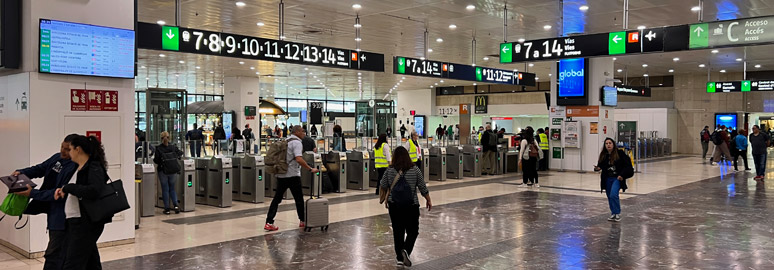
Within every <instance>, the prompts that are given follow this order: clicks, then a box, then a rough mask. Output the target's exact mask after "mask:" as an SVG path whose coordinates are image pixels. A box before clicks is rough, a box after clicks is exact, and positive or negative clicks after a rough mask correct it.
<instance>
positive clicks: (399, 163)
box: [392, 146, 416, 172]
mask: <svg viewBox="0 0 774 270" xmlns="http://www.w3.org/2000/svg"><path fill="white" fill-rule="evenodd" d="M414 166H416V164H414V162H411V156H409V153H408V150H406V148H404V147H403V146H398V148H395V152H394V153H392V167H393V168H394V169H395V170H397V171H399V172H401V171H402V172H407V171H408V170H410V169H411V167H414Z"/></svg>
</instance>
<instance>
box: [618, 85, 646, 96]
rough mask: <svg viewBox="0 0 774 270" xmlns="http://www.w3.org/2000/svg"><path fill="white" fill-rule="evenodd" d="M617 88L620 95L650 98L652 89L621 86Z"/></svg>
mask: <svg viewBox="0 0 774 270" xmlns="http://www.w3.org/2000/svg"><path fill="white" fill-rule="evenodd" d="M615 88H616V89H617V90H618V95H622V96H635V97H650V87H644V86H629V85H619V86H616V87H615Z"/></svg>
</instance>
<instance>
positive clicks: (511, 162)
mask: <svg viewBox="0 0 774 270" xmlns="http://www.w3.org/2000/svg"><path fill="white" fill-rule="evenodd" d="M503 165H504V166H505V173H517V172H519V151H517V150H516V149H509V150H508V152H505V160H504V161H503Z"/></svg>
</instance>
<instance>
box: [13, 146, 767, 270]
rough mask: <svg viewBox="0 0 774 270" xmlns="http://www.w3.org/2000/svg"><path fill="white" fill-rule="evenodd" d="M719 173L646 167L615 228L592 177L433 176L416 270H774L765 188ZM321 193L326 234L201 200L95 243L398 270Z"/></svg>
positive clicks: (365, 227)
mask: <svg viewBox="0 0 774 270" xmlns="http://www.w3.org/2000/svg"><path fill="white" fill-rule="evenodd" d="M769 164H772V162H769ZM772 167H774V166H772ZM729 169H731V170H732V169H733V168H732V167H726V166H716V167H711V166H709V165H706V164H702V162H701V160H700V159H699V158H696V157H686V158H676V159H670V160H663V161H657V162H650V163H643V164H641V165H640V170H641V173H638V174H636V176H635V178H633V179H631V180H630V182H629V187H630V189H629V190H628V192H627V193H625V194H624V195H623V196H622V198H623V203H622V204H623V218H624V219H623V221H622V222H621V223H609V222H607V221H606V217H607V215H608V213H609V211H608V209H607V201H606V199H605V197H604V194H603V193H600V192H599V175H598V174H594V173H576V172H555V171H552V172H549V173H548V174H547V175H543V176H541V181H540V182H541V185H542V187H541V188H539V189H538V188H524V187H520V186H516V185H513V183H514V182H515V181H520V179H516V178H517V177H520V176H517V175H506V176H500V177H484V178H480V179H470V178H468V179H466V180H448V181H446V182H431V183H430V190H431V196H432V198H433V202H434V204H435V207H434V208H433V210H432V211H429V212H428V211H426V210H422V211H421V214H422V217H421V219H420V237H419V240H418V242H417V245H416V249H415V252H414V254H413V255H412V257H413V260H414V262H415V266H414V267H413V269H515V268H523V269H601V268H605V269H608V268H616V269H661V268H680V269H715V268H718V269H729V268H739V269H742V268H743V269H772V268H774V260H772V259H771V255H774V229H772V227H771V226H770V222H771V220H774V219H772V214H770V212H771V211H768V210H769V209H770V208H769V206H772V207H774V202H768V201H767V199H766V193H767V191H768V190H769V189H772V188H774V184H767V183H760V182H756V181H754V180H752V179H751V178H752V176H754V175H753V174H752V173H746V172H740V173H731V174H727V173H729V171H728V170H729ZM771 176H774V174H772V175H771ZM771 179H774V177H771ZM371 192H373V191H371ZM371 196H372V197H371ZM327 197H328V198H329V199H330V200H331V202H332V205H331V207H330V211H331V222H332V224H331V226H330V230H329V231H328V232H326V233H323V232H320V231H314V232H311V233H304V232H303V231H301V230H299V229H297V228H296V226H297V224H298V220H297V217H296V214H295V210H294V208H293V207H292V200H286V201H284V202H283V205H285V204H289V205H288V206H283V207H281V212H280V213H279V214H278V216H277V222H276V224H277V225H279V226H280V231H279V232H276V233H270V234H266V233H265V232H264V231H263V230H262V226H263V222H264V219H265V213H266V211H265V209H262V208H265V207H267V205H263V204H257V205H253V204H243V203H235V204H234V207H232V208H230V209H218V208H212V207H205V206H199V205H197V210H196V211H195V212H191V213H184V214H180V215H172V216H163V215H162V216H156V217H152V218H144V219H143V220H142V225H141V228H140V229H139V230H137V232H136V233H137V238H136V243H135V244H131V245H124V246H117V247H109V248H103V249H101V255H102V259H103V262H104V263H103V266H104V267H105V268H106V269H394V268H395V262H394V257H395V255H394V252H393V249H392V235H391V227H390V221H389V217H388V216H387V215H386V209H384V207H383V206H382V205H379V204H378V202H377V199H376V196H374V195H372V194H370V192H368V193H366V192H357V191H348V192H347V193H346V194H330V195H328V196H327ZM267 201H268V200H267ZM283 209H284V210H283ZM3 252H6V253H3ZM13 256H15V257H18V255H16V254H13V253H11V254H10V255H9V251H8V250H7V249H0V268H3V269H19V270H21V269H41V268H42V264H41V260H20V259H18V258H15V257H13Z"/></svg>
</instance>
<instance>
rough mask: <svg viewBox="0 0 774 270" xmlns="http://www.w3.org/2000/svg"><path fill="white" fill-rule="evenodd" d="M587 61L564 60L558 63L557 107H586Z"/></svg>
mask: <svg viewBox="0 0 774 270" xmlns="http://www.w3.org/2000/svg"><path fill="white" fill-rule="evenodd" d="M587 62H588V61H587V60H586V59H585V58H575V59H564V60H560V61H559V63H558V71H559V72H558V73H559V77H558V80H557V83H558V84H559V85H558V91H557V99H556V102H557V105H588V91H586V86H587V84H588V78H587V77H586V66H587Z"/></svg>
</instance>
